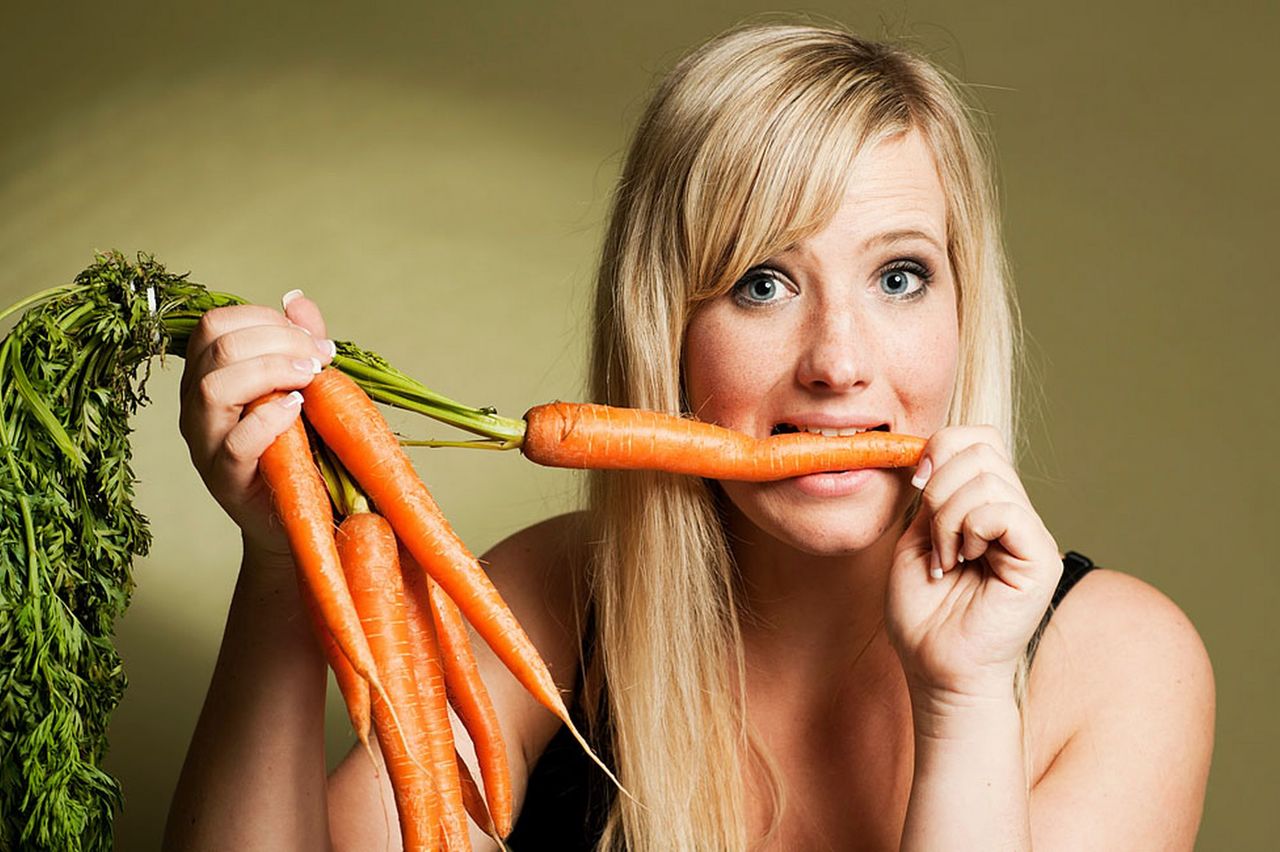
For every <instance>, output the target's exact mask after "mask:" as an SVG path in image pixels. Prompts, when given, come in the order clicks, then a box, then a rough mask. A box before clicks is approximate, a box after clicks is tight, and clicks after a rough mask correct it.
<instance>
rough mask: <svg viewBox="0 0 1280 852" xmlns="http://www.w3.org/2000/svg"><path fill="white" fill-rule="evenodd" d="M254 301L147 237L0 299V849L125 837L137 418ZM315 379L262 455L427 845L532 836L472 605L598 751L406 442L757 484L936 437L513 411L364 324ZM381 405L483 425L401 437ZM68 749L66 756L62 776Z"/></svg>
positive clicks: (406, 817) (335, 663)
mask: <svg viewBox="0 0 1280 852" xmlns="http://www.w3.org/2000/svg"><path fill="white" fill-rule="evenodd" d="M243 303H244V300H243V299H241V298H240V297H238V296H235V295H233V294H230V293H222V292H217V291H213V290H208V289H206V288H205V287H203V286H202V285H200V284H197V283H195V282H193V281H190V280H188V278H187V276H186V275H175V274H173V273H170V272H168V271H167V270H166V269H165V268H164V266H163V265H162V264H160V263H158V262H156V261H155V259H154V258H152V257H151V256H149V255H146V254H141V253H140V254H139V255H138V256H137V258H136V260H130V259H128V258H125V257H124V256H123V255H122V254H120V253H119V252H106V253H103V254H99V255H97V256H96V257H95V258H94V263H93V265H92V266H90V267H89V268H87V269H85V270H84V271H83V272H81V273H80V274H79V275H77V276H76V278H75V280H74V281H73V282H71V283H70V284H65V285H60V286H56V287H52V288H49V289H47V290H43V291H40V292H38V293H34V294H32V295H31V296H28V297H27V298H25V299H22V300H21V301H19V302H18V303H17V304H14V305H12V306H10V307H9V308H7V309H4V310H0V320H4V319H5V318H6V317H8V316H10V315H13V314H19V313H20V316H19V317H18V319H17V321H16V322H15V324H14V326H13V328H12V330H11V331H10V332H9V333H8V334H6V335H5V336H4V338H3V339H2V340H0V391H2V392H0V409H2V411H0V415H2V416H0V458H3V459H4V463H3V464H0V516H2V517H3V518H4V519H5V525H4V529H5V532H6V534H5V535H4V536H0V582H2V583H3V585H4V588H5V589H6V592H5V595H4V596H0V651H2V652H3V663H4V665H3V666H0V675H2V677H0V680H3V681H4V683H5V690H6V696H8V698H12V699H13V700H12V701H8V703H7V704H6V707H5V712H4V713H2V714H0V743H3V744H4V745H5V748H4V749H3V751H4V754H3V758H2V759H0V848H5V849H8V848H23V849H32V850H55V849H56V850H59V852H64V850H90V849H93V850H98V849H110V848H111V845H112V830H111V828H112V827H111V820H112V817H113V815H114V812H115V810H116V809H117V808H118V807H119V804H120V801H121V791H120V787H119V784H118V782H117V781H116V780H115V779H114V778H112V777H111V776H110V775H109V774H107V773H106V772H105V771H103V769H102V767H101V766H100V762H101V760H102V757H103V756H104V755H105V753H106V727H107V721H108V718H109V715H110V713H111V710H112V709H113V708H114V707H115V706H116V703H117V702H118V700H119V698H120V696H121V694H122V693H123V691H124V686H125V683H124V674H123V667H122V666H121V665H120V660H119V655H118V654H116V652H115V649H114V647H113V646H112V641H111V636H112V626H113V624H114V621H115V619H116V618H117V617H118V616H119V615H120V614H122V613H123V612H124V610H125V607H126V606H127V604H128V600H129V593H130V591H131V589H132V585H133V581H132V576H131V572H130V563H131V560H132V559H133V558H134V557H135V556H141V555H145V554H146V552H147V549H148V546H149V543H150V533H149V529H148V524H147V520H146V518H145V516H143V515H142V514H141V513H140V512H138V511H137V510H136V508H135V507H134V506H133V504H132V498H133V484H134V477H133V473H132V469H131V467H130V454H131V453H130V446H129V443H128V437H127V436H128V434H129V431H130V430H129V424H128V418H129V416H130V415H131V414H132V413H133V412H135V411H136V410H137V408H138V407H139V406H141V405H144V404H145V403H146V402H147V397H146V394H145V384H146V379H147V375H148V374H149V369H150V359H151V358H152V357H154V356H161V357H163V356H164V355H166V354H170V355H177V356H180V357H185V355H186V349H187V343H188V341H189V340H190V337H191V334H192V333H193V331H194V330H195V328H196V326H197V325H198V324H199V322H200V319H201V317H202V316H203V315H204V314H205V313H206V312H207V311H209V310H212V309H214V308H217V307H221V306H225V305H233V304H243ZM303 396H304V400H305V406H304V408H303V412H304V415H305V423H304V422H303V420H302V419H300V420H299V421H298V422H296V423H295V424H294V425H293V427H292V428H291V429H290V430H289V431H287V432H286V433H285V434H283V435H282V436H281V437H280V438H279V439H278V441H277V442H276V443H275V444H274V445H273V446H272V447H271V448H270V450H269V451H268V452H267V453H266V454H265V455H264V456H263V458H262V465H261V469H262V472H263V474H264V476H265V477H266V479H267V481H268V482H269V484H270V486H271V488H272V490H273V492H274V495H275V506H276V511H277V514H279V515H280V517H281V519H282V521H283V523H284V526H285V528H286V530H287V532H288V536H289V540H290V543H291V546H292V549H293V551H294V555H295V561H296V563H297V565H298V568H299V579H300V583H301V588H302V589H303V592H304V599H305V600H307V601H308V602H309V606H310V609H311V610H312V613H313V616H314V620H315V623H316V626H317V635H318V636H319V638H320V640H321V643H322V644H323V646H324V648H325V651H326V654H327V658H328V660H329V663H330V665H331V666H332V668H333V669H334V671H335V673H336V676H337V679H338V682H339V684H340V686H341V688H342V692H343V696H344V698H345V700H346V702H347V707H348V710H349V712H350V715H351V719H352V722H353V725H354V727H355V730H356V732H357V734H358V736H359V737H360V739H361V740H362V741H363V742H364V743H365V744H366V747H370V748H371V737H370V734H371V732H372V731H373V730H375V729H376V732H377V741H378V745H379V746H380V747H381V749H382V750H383V754H384V757H385V758H386V760H385V763H386V765H387V770H388V775H389V777H390V779H391V781H392V785H393V789H394V790H395V796H396V802H397V807H398V810H399V814H400V820H401V828H402V834H403V835H404V838H405V845H406V848H408V849H435V848H440V847H442V846H443V847H444V848H446V849H456V848H460V847H463V848H465V846H466V845H467V841H466V838H467V824H466V816H465V814H470V816H471V818H472V819H473V820H475V822H476V823H477V825H479V826H480V828H481V829H483V830H484V831H486V832H488V833H490V834H491V835H493V836H494V837H496V838H499V839H500V838H502V837H504V836H505V835H506V834H507V833H508V832H509V831H510V830H511V824H512V819H513V804H512V792H511V780H510V775H509V770H508V767H507V765H506V749H505V747H504V746H503V743H502V733H501V731H500V730H499V729H498V724H497V719H496V714H495V712H494V708H493V704H492V702H491V701H490V699H489V697H488V694H487V693H486V691H485V689H484V686H483V684H482V683H481V682H480V678H479V676H478V673H477V668H476V664H475V660H474V658H473V657H472V656H471V649H470V646H469V644H468V639H467V637H468V635H469V634H468V631H467V627H466V622H470V625H471V628H472V629H474V631H475V632H476V633H477V634H478V635H479V636H480V637H481V638H482V639H484V641H485V642H486V643H488V644H489V645H490V647H491V648H492V649H493V650H494V652H495V654H496V656H497V657H498V658H499V659H501V660H502V661H503V663H504V664H505V665H506V666H507V667H508V668H509V669H510V670H511V671H512V673H513V674H514V675H515V677H516V678H517V680H519V681H520V683H521V684H523V685H524V687H525V688H526V689H528V690H529V691H530V692H531V693H532V694H533V696H534V697H535V698H536V699H537V700H538V701H540V702H541V703H542V704H544V705H545V706H546V707H547V708H548V709H549V710H550V711H551V712H552V713H554V714H555V715H556V716H557V717H559V718H560V719H561V720H563V721H564V723H565V724H566V725H567V726H568V727H569V730H570V731H571V732H572V733H573V734H574V735H575V736H576V737H577V739H578V741H579V742H580V743H581V744H582V745H583V747H584V748H587V745H586V742H585V740H583V738H582V736H581V734H579V732H578V731H577V730H576V729H574V726H573V724H572V722H571V721H570V718H569V713H568V709H567V708H566V707H565V705H564V702H563V700H562V699H561V697H560V695H559V693H558V692H557V690H556V686H555V683H554V681H553V680H552V678H551V675H550V673H549V672H548V670H547V666H546V664H545V663H544V662H543V660H542V659H541V657H540V656H539V655H538V653H537V651H536V649H535V648H534V647H533V645H532V643H531V642H530V641H529V638H528V636H526V635H525V632H524V630H523V629H521V627H520V625H519V624H518V623H517V622H516V620H515V618H514V616H513V615H512V614H511V612H510V610H509V609H508V608H507V606H506V605H505V604H504V603H503V601H502V599H501V598H500V597H499V595H498V593H497V591H496V590H495V589H494V587H493V584H492V583H491V582H490V581H489V579H488V576H487V575H486V573H485V572H484V570H483V568H482V567H481V566H480V563H479V561H478V560H477V559H476V558H475V557H474V556H473V555H472V554H471V553H470V552H469V551H468V550H467V548H466V546H465V545H464V544H463V543H462V542H461V541H460V540H459V539H458V537H457V536H456V535H455V534H454V532H453V530H452V529H450V527H449V525H448V523H447V522H446V521H445V519H444V516H443V515H442V514H441V512H440V510H439V508H438V507H437V506H436V504H435V501H434V500H432V498H431V495H430V494H429V493H428V491H427V489H426V487H425V486H424V485H423V484H422V482H421V481H420V480H419V479H418V477H417V475H416V474H415V473H414V471H413V468H412V466H411V465H410V463H409V460H408V458H407V457H406V455H405V452H404V450H403V449H402V445H414V444H418V445H427V446H461V447H480V448H488V449H499V450H510V449H519V450H520V451H521V452H522V453H523V455H524V456H526V457H527V458H529V459H531V460H532V461H534V462H536V463H538V464H543V465H551V466H556V467H571V468H606V469H648V470H662V471H667V472H671V473H678V474H687V475H692V476H702V477H707V478H713V479H737V480H752V481H764V480H775V479H783V478H786V477H792V476H799V475H802V474H806V473H817V472H822V471H838V470H849V469H855V468H861V467H902V466H908V465H914V464H915V463H916V462H917V461H918V459H919V456H920V452H921V450H922V449H923V446H924V441H923V440H921V439H919V438H913V437H909V436H904V435H891V434H888V433H883V432H870V433H863V434H859V435H855V436H851V437H843V438H832V437H823V436H821V435H812V434H807V433H792V434H782V435H774V436H772V437H769V438H763V439H759V438H754V437H751V436H748V435H743V434H741V433H738V432H734V431H732V430H729V429H724V428H722V427H718V426H714V425H711V424H708V423H701V422H698V421H696V420H691V419H688V418H681V417H674V416H669V415H665V414H659V413H655V412H647V411H636V410H629V409H620V408H611V407H607V406H601V405H579V404H573V403H559V402H557V403H553V404H550V405H543V406H537V407H535V408H533V409H530V410H529V411H528V412H527V413H526V414H525V416H524V417H523V418H521V419H518V420H517V419H511V418H506V417H500V416H498V414H497V412H496V411H494V410H493V409H492V408H474V407H471V406H468V405H464V404H462V403H459V402H456V401H454V400H451V399H449V398H447V397H444V396H441V395H440V394H438V393H436V392H434V391H432V390H431V389H429V388H427V387H425V386H424V385H422V384H421V383H420V382H418V381H416V380H414V379H413V378H412V377H410V376H408V375H406V374H404V373H402V372H401V371H399V370H397V369H396V368H395V367H393V366H392V365H391V364H389V363H388V362H387V361H386V360H385V359H383V358H381V357H380V356H378V355H377V354H375V353H373V352H369V351H368V350H364V349H361V348H360V347H357V346H355V345H354V344H352V343H350V342H339V343H338V351H337V354H336V356H335V358H334V359H333V363H332V365H331V367H330V368H329V369H327V370H325V371H324V372H323V373H321V374H320V375H318V376H316V377H315V378H314V379H313V380H312V382H311V384H310V385H309V386H308V387H307V388H306V389H305V391H304V393H303ZM268 398H269V397H268ZM261 402H262V401H259V404H261ZM375 403H381V404H385V405H390V406H394V407H397V408H400V409H403V410H406V411H412V412H416V413H419V414H424V415H426V416H429V417H432V418H434V419H436V420H439V421H441V422H444V423H447V424H450V425H453V426H456V427H460V428H462V429H464V430H466V431H468V432H470V433H472V435H473V436H475V437H474V438H472V439H470V440H466V441H400V440H398V439H397V437H396V436H395V434H394V433H392V431H391V429H390V428H389V427H388V426H387V424H386V421H385V420H384V419H383V418H382V416H381V414H380V413H379V411H378V408H377V405H375ZM308 424H309V425H308ZM309 429H310V430H311V431H313V432H314V436H315V439H314V440H313V439H312V437H311V435H310V433H309V431H308V430H309ZM335 509H336V513H335ZM335 517H340V520H341V525H340V526H337V527H336V531H335V524H334V521H335ZM448 706H452V707H453V709H454V710H455V712H456V714H457V716H458V718H459V719H460V720H461V722H462V724H463V726H464V727H465V728H466V730H467V732H468V734H469V736H470V737H471V739H472V740H473V742H474V744H475V747H476V752H477V755H478V764H479V767H480V773H481V776H482V778H481V780H482V783H483V791H484V792H483V794H482V793H481V792H480V788H479V787H478V786H477V785H476V784H475V782H474V781H473V780H472V778H471V776H470V774H469V772H468V771H467V768H466V766H465V765H464V764H462V763H461V761H460V760H459V759H458V757H457V753H456V751H455V750H454V748H453V743H452V734H451V726H450V723H449V711H448ZM587 752H588V754H590V749H589V748H587ZM591 756H592V757H593V758H594V757H595V755H591ZM597 762H598V760H597ZM52 766H56V767H58V771H57V772H48V771H45V768H46V767H52ZM606 772H608V770H607V768H606ZM610 777H611V778H612V777H613V776H612V774H610ZM615 782H616V779H615Z"/></svg>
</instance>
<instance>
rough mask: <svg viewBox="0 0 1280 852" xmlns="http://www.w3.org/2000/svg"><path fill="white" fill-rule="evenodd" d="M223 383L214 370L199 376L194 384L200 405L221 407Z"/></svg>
mask: <svg viewBox="0 0 1280 852" xmlns="http://www.w3.org/2000/svg"><path fill="white" fill-rule="evenodd" d="M224 384H225V383H224V382H223V381H222V378H221V377H220V376H219V375H218V374H217V373H216V372H213V373H205V374H204V375H203V376H201V377H200V381H199V382H198V383H197V384H196V393H197V394H198V395H199V398H200V403H201V405H202V406H203V407H205V408H221V407H222V405H223V400H222V394H223V390H224V388H223V386H224Z"/></svg>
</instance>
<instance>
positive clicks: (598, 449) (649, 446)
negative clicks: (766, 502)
mask: <svg viewBox="0 0 1280 852" xmlns="http://www.w3.org/2000/svg"><path fill="white" fill-rule="evenodd" d="M524 419H525V423H526V427H525V434H524V439H523V442H522V444H521V445H520V449H521V452H523V453H524V455H525V456H526V457H527V458H529V459H530V460H531V461H534V462H536V463H538V464H541V465H547V466H549V467H567V468H593V469H607V470H661V471H666V472H669V473H680V474H688V475H691V476H701V477H706V478H708V479H728V480H738V481H742V482H768V481H773V480H778V479H788V478H790V477H793V476H803V475H805V474H810V473H827V472H837V471H846V470H859V469H862V468H869V467H873V468H893V467H912V466H914V465H916V464H917V463H918V462H919V461H920V454H921V452H922V451H923V450H924V446H925V443H926V442H925V439H923V438H917V437H915V436H913V435H898V434H894V433H891V432H877V431H867V432H860V433H858V434H857V435H849V436H845V437H828V436H825V435H815V434H811V433H808V432H793V433H787V434H781V435H772V436H770V437H768V438H756V437H753V436H751V435H747V434H744V433H742V432H737V431H735V430H733V429H726V428H725V427H723V426H717V425H715V424H713V423H704V422H702V421H699V420H691V419H689V418H685V417H676V416H674V415H670V414H663V413H661V412H657V411H643V410H640V409H630V408H617V407H613V406H607V405H594V404H591V403H571V402H553V403H549V404H547V405H539V406H535V407H533V408H531V409H529V411H528V412H527V413H526V414H525V416H524Z"/></svg>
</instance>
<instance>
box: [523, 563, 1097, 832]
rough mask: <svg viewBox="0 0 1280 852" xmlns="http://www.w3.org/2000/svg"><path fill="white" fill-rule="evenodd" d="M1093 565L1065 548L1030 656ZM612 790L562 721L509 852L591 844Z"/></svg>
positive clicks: (537, 769)
mask: <svg viewBox="0 0 1280 852" xmlns="http://www.w3.org/2000/svg"><path fill="white" fill-rule="evenodd" d="M1093 567H1094V565H1093V562H1092V561H1091V560H1090V559H1089V557H1087V556H1083V555H1081V554H1079V553H1076V552H1075V551H1074V550H1069V551H1067V555H1066V556H1064V557H1063V559H1062V579H1060V580H1059V581H1058V588H1057V589H1055V590H1054V593H1053V606H1052V607H1050V608H1049V609H1048V610H1046V611H1045V614H1044V618H1043V619H1041V621H1040V626H1039V627H1038V628H1036V632H1035V635H1034V636H1032V638H1031V643H1030V645H1029V646H1028V647H1029V651H1030V654H1031V656H1032V658H1033V659H1034V657H1035V652H1036V649H1037V648H1038V647H1039V645H1040V637H1041V635H1042V634H1043V633H1044V628H1045V625H1047V624H1048V623H1049V616H1050V615H1052V614H1053V608H1054V607H1057V606H1058V605H1059V604H1060V603H1062V599H1063V598H1064V597H1066V596H1067V592H1069V591H1071V587H1072V586H1074V585H1075V584H1076V583H1077V582H1078V581H1079V580H1080V578H1081V577H1083V576H1084V575H1085V574H1088V573H1089V572H1090V571H1091V570H1093ZM572 715H573V717H574V724H576V725H578V726H579V729H581V727H582V725H583V723H584V721H585V720H584V719H583V718H582V716H581V714H580V713H579V712H578V708H577V707H575V708H574V711H573V714H572ZM605 751H607V749H605V750H603V751H602V750H601V749H599V748H597V749H596V753H597V754H600V755H601V756H602V758H603V759H604V760H605V761H606V762H610V761H609V758H608V755H607V754H606V753H605ZM613 793H614V787H613V784H612V783H611V782H610V781H609V780H608V778H606V777H605V774H604V773H603V772H602V771H601V770H600V768H599V767H598V766H596V765H595V764H594V763H592V762H591V760H590V759H589V758H588V757H587V756H586V754H585V753H584V752H583V751H582V748H581V747H580V746H579V745H578V744H577V742H576V741H575V740H574V739H573V737H572V736H570V734H569V729H568V728H565V727H564V726H563V725H562V726H561V727H560V730H559V731H557V732H556V735H555V736H554V737H552V738H551V742H550V743H548V744H547V748H546V750H545V751H543V753H542V757H541V758H539V759H538V762H537V764H536V765H535V766H534V767H533V772H532V774H531V775H530V776H529V788H528V792H527V793H526V794H525V798H524V806H523V807H522V808H521V809H520V819H519V820H517V822H516V825H515V829H514V830H513V831H512V832H511V836H510V837H509V838H507V843H508V845H509V846H510V847H511V849H512V850H513V852H526V850H527V852H542V850H557V852H560V850H564V852H576V850H584V852H587V850H591V849H594V848H595V847H596V844H597V843H598V842H599V839H600V834H601V832H603V831H604V823H605V819H606V818H607V816H608V814H609V808H610V806H611V805H612V803H613Z"/></svg>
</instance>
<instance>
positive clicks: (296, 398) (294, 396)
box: [280, 391, 302, 408]
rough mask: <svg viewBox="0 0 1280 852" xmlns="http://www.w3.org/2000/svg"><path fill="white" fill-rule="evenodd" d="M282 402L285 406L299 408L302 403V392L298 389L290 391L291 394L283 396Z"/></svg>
mask: <svg viewBox="0 0 1280 852" xmlns="http://www.w3.org/2000/svg"><path fill="white" fill-rule="evenodd" d="M280 404H281V405H282V406H284V407H285V408H297V407H298V406H299V405H302V394H300V393H299V392H298V391H289V395H288V396H285V397H281V399H280Z"/></svg>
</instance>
